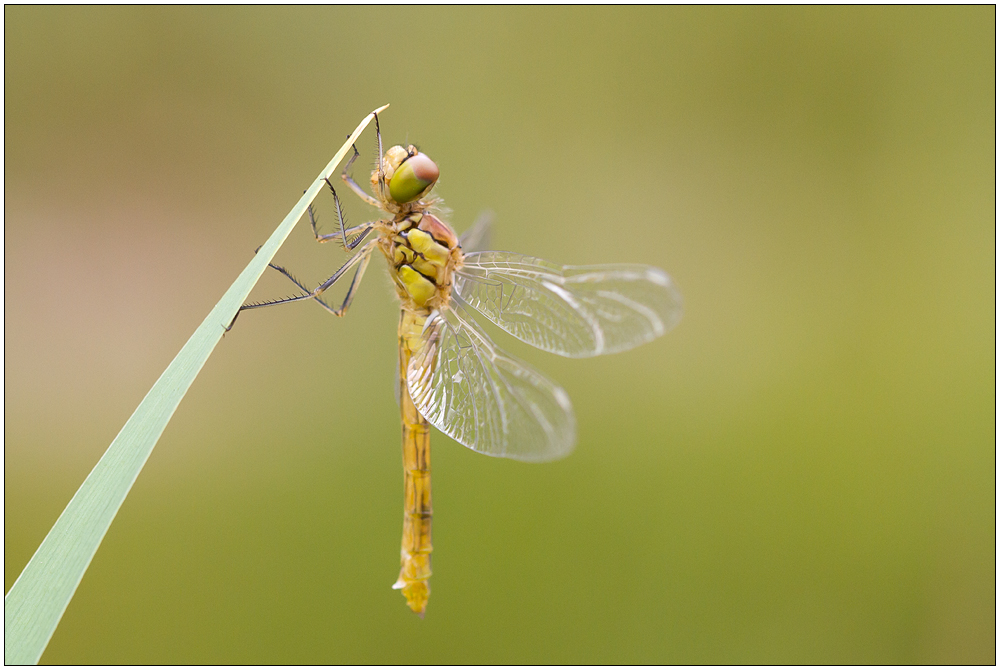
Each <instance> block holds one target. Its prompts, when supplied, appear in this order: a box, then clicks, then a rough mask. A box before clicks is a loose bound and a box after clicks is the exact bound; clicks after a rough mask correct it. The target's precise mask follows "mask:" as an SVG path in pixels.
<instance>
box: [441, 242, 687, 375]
mask: <svg viewBox="0 0 1000 670" xmlns="http://www.w3.org/2000/svg"><path fill="white" fill-rule="evenodd" d="M455 291H456V293H457V294H458V295H459V296H460V297H461V299H462V300H463V301H464V302H466V303H468V304H469V305H471V306H472V307H474V308H475V309H476V310H477V311H479V312H480V313H481V314H482V315H483V316H485V317H486V318H487V319H489V320H490V321H492V322H493V323H495V324H496V325H498V326H500V327H501V328H503V329H504V330H506V331H507V332H508V333H510V334H511V335H513V336H514V337H516V338H518V339H519V340H523V341H524V342H527V343H528V344H530V345H532V346H535V347H538V348H539V349H543V350H544V351H549V352H552V353H554V354H559V355H561V356H570V357H573V358H582V357H586V356H599V355H601V354H610V353H615V352H618V351H625V350H627V349H631V348H633V347H637V346H639V345H640V344H643V343H645V342H649V341H650V340H652V339H655V338H657V337H659V336H660V335H663V334H664V333H665V332H667V331H668V330H670V329H671V328H673V327H674V325H676V324H677V322H678V321H679V320H680V318H681V313H682V309H681V296H680V293H679V292H678V291H677V288H676V287H675V286H674V284H673V282H672V281H671V280H670V277H669V276H667V274H666V273H665V272H663V271H662V270H660V269H658V268H654V267H650V266H648V265H579V266H573V265H567V266H561V265H556V264H555V263H549V262H548V261H544V260H542V259H540V258H532V257H530V256H522V255H521V254H514V253H509V252H505V251H486V252H482V253H471V254H466V256H465V259H464V264H463V267H462V268H461V269H460V270H459V271H458V272H457V273H456V281H455Z"/></svg>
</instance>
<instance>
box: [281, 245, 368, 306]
mask: <svg viewBox="0 0 1000 670" xmlns="http://www.w3.org/2000/svg"><path fill="white" fill-rule="evenodd" d="M371 258H372V254H371V251H368V252H367V253H366V254H365V257H364V258H362V259H361V265H359V266H358V269H357V270H355V271H354V278H353V279H351V285H350V286H349V287H348V288H347V295H345V296H344V302H343V303H341V305H340V309H334V308H333V307H330V305H328V304H327V303H326V302H324V301H323V299H322V298H320V297H319V296H316V297H315V298H313V299H314V300H315V301H316V302H318V303H319V304H320V305H322V306H323V309H325V310H326V311H328V312H330V314H333V315H334V316H344V315H345V314H347V308H348V307H350V306H351V302H352V301H353V300H354V294H355V293H356V292H357V290H358V285H359V284H361V279H362V277H364V276H365V269H367V268H368V262H369V261H371ZM268 266H269V267H272V268H274V269H275V270H277V271H278V272H280V273H281V274H283V275H285V276H286V277H288V278H289V279H291V280H292V283H293V284H295V285H296V286H298V287H299V288H300V289H302V290H303V291H306V292H309V289H308V288H306V287H305V286H303V284H302V282H300V281H299V280H298V279H296V278H295V277H294V276H293V275H292V273H291V272H289V271H288V270H286V269H285V268H283V267H281V266H280V265H275V264H274V263H268Z"/></svg>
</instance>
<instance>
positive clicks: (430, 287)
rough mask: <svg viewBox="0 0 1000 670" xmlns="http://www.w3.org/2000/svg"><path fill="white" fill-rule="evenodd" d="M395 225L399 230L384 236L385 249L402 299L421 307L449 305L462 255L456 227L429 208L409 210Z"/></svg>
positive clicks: (425, 308) (432, 307) (430, 307)
mask: <svg viewBox="0 0 1000 670" xmlns="http://www.w3.org/2000/svg"><path fill="white" fill-rule="evenodd" d="M394 225H395V230H396V234H395V235H394V236H392V237H391V238H389V237H388V236H386V237H385V238H383V239H384V243H383V244H384V246H383V250H384V251H385V255H386V257H387V258H388V259H389V264H390V268H391V270H392V275H393V280H394V281H395V283H396V288H397V290H398V292H399V297H400V299H401V300H403V301H404V303H408V304H409V305H411V307H414V308H417V309H419V310H429V309H440V308H442V307H446V306H447V304H448V301H449V299H450V297H451V287H452V273H453V272H454V270H455V269H456V268H458V267H459V266H460V265H461V258H462V250H461V248H460V247H459V246H458V238H457V237H456V236H455V233H454V231H452V229H451V227H450V226H448V224H446V223H445V222H444V221H442V220H441V219H439V218H437V217H436V216H434V215H433V214H429V213H426V212H416V213H413V214H410V215H409V216H406V217H403V218H401V219H399V220H397V221H396V222H395V224H394Z"/></svg>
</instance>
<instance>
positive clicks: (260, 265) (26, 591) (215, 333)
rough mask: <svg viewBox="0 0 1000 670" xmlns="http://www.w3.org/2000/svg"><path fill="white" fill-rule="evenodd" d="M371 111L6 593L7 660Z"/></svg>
mask: <svg viewBox="0 0 1000 670" xmlns="http://www.w3.org/2000/svg"><path fill="white" fill-rule="evenodd" d="M386 107H388V105H386V106H385V107H380V108H379V109H377V110H375V111H374V112H372V114H369V115H368V116H367V117H365V120H364V121H362V122H361V124H360V125H358V127H357V129H356V130H355V131H354V132H353V133H352V134H351V136H350V137H348V139H347V141H346V142H345V143H344V146H342V147H341V148H340V150H339V151H338V152H337V153H336V155H335V156H334V157H333V160H331V161H330V163H329V165H327V166H326V168H325V169H324V170H323V172H322V173H320V175H319V176H318V177H317V178H316V181H314V182H313V184H312V186H310V187H309V189H308V190H307V191H306V192H305V193H304V194H303V195H302V198H300V199H299V201H298V203H297V204H296V205H295V207H293V208H292V210H291V211H290V212H289V213H288V215H287V216H286V217H285V219H284V220H283V221H282V222H281V224H280V225H279V226H278V227H277V229H275V231H274V233H272V234H271V237H270V238H269V239H268V240H267V242H266V243H264V246H262V247H261V248H260V250H259V251H258V252H257V255H256V256H254V258H253V260H252V261H250V264H249V265H247V267H246V268H245V269H244V270H243V272H241V273H240V276H239V277H237V279H236V281H235V282H234V283H233V285H232V286H230V287H229V290H228V291H226V293H225V295H223V296H222V299H221V300H220V301H219V302H218V303H216V305H215V307H214V308H213V309H212V311H211V312H209V314H208V316H207V317H205V320H204V321H202V323H201V325H200V326H198V329H197V330H196V331H195V332H194V334H193V335H192V336H191V338H190V339H189V340H188V341H187V343H186V344H185V345H184V347H183V348H182V349H181V350H180V352H179V353H178V354H177V356H176V357H175V358H174V360H173V361H172V362H171V363H170V365H169V366H167V369H166V370H164V372H163V374H162V375H160V378H159V379H158V380H156V383H155V384H153V388H151V389H150V390H149V393H147V394H146V397H145V398H143V400H142V402H141V403H139V406H138V407H137V408H136V410H135V412H134V413H133V414H132V416H131V417H130V418H129V420H128V421H127V422H126V423H125V426H124V427H123V428H122V429H121V432H120V433H118V436H117V437H116V438H115V439H114V441H113V442H112V443H111V446H110V447H108V450H107V451H106V452H104V455H103V456H102V457H101V460H100V461H98V463H97V465H96V466H94V469H93V470H91V472H90V474H89V475H88V476H87V479H86V480H85V481H84V482H83V484H82V485H81V486H80V488H79V490H78V491H77V492H76V495H74V496H73V499H72V500H70V502H69V504H68V505H67V506H66V509H65V510H63V513H62V514H61V515H60V516H59V519H58V520H56V523H55V525H54V526H52V530H50V531H49V534H48V535H46V536H45V539H44V540H43V541H42V544H41V545H40V546H39V547H38V550H37V551H36V552H35V555H34V556H32V557H31V560H30V561H28V564H27V565H26V566H25V568H24V570H23V571H22V572H21V575H20V576H19V577H18V578H17V581H16V582H14V585H13V586H12V587H11V589H10V591H9V592H8V593H7V595H6V596H5V597H4V663H5V664H6V665H24V664H33V663H37V662H38V660H39V659H40V658H41V656H42V652H43V651H45V647H46V645H48V643H49V639H50V638H51V637H52V633H53V632H55V629H56V626H58V625H59V620H60V619H61V618H62V615H63V612H65V611H66V607H67V606H68V605H69V601H70V600H71V599H72V598H73V593H74V592H76V587H77V586H78V585H79V583H80V580H81V579H83V575H84V573H85V572H86V571H87V567H88V566H89V565H90V561H91V559H93V557H94V554H95V553H96V552H97V548H98V547H99V546H100V544H101V540H103V539H104V535H105V533H107V531H108V528H109V527H110V526H111V522H112V521H113V520H114V518H115V515H116V514H117V513H118V509H119V508H120V507H121V505H122V503H123V502H124V501H125V497H126V496H127V495H128V492H129V490H130V489H131V488H132V484H133V483H135V480H136V477H138V476H139V471H140V470H142V466H143V465H145V463H146V459H148V458H149V455H150V453H152V451H153V447H154V446H155V445H156V441H157V440H159V439H160V435H161V434H163V430H164V428H166V426H167V423H168V422H169V421H170V417H171V416H173V414H174V410H176V409H177V405H178V404H180V401H181V398H183V397H184V394H185V393H187V390H188V388H189V387H190V386H191V383H192V382H193V381H194V378H195V377H196V376H197V375H198V372H200V371H201V368H202V366H203V365H204V364H205V361H206V360H208V356H209V355H210V354H211V353H212V350H213V349H215V345H216V344H218V342H219V339H220V338H221V337H222V335H223V332H224V330H225V326H226V325H228V324H229V322H230V321H232V319H233V317H234V316H235V315H236V311H237V310H238V309H239V307H240V305H241V304H243V302H244V301H245V300H246V297H247V295H249V294H250V290H251V289H252V288H253V286H254V284H256V283H257V280H258V279H259V278H260V276H261V274H263V272H264V269H265V268H266V267H267V264H268V263H269V262H270V261H271V259H272V258H273V257H274V254H275V253H276V252H277V251H278V248H279V247H280V246H281V245H282V243H283V242H284V241H285V239H286V238H287V237H288V234H289V233H291V231H292V228H293V227H294V226H295V224H296V223H297V222H298V220H299V219H300V218H302V215H303V214H304V213H305V211H306V207H308V206H309V204H310V203H311V202H312V201H313V199H315V197H316V195H317V194H318V193H319V191H320V189H321V188H323V186H324V181H323V180H324V178H326V177H329V176H330V175H331V174H332V173H333V171H334V170H335V169H337V166H338V165H339V164H340V162H341V161H342V160H343V159H344V156H345V155H346V154H347V151H348V150H349V149H350V147H351V145H352V144H354V142H355V141H356V140H357V138H358V136H359V135H360V134H361V131H363V130H364V129H365V127H366V126H367V125H368V124H369V123H370V122H371V120H372V118H373V115H374V114H377V113H378V112H381V111H382V110H384V109H385V108H386Z"/></svg>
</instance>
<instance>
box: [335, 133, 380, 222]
mask: <svg viewBox="0 0 1000 670" xmlns="http://www.w3.org/2000/svg"><path fill="white" fill-rule="evenodd" d="M351 148H352V149H354V155H353V156H351V160H349V161H347V165H345V166H344V171H343V172H341V173H340V178H341V179H342V180H344V183H345V184H347V185H348V187H350V189H351V190H352V191H354V193H355V195H357V196H358V197H359V198H361V199H362V200H364V201H365V202H367V203H368V204H369V205H371V206H372V207H381V205H379V202H378V200H376V199H375V198H373V197H372V196H370V195H368V194H367V193H365V190H364V189H363V188H361V186H359V185H358V182H356V181H354V177H352V176H351V165H352V164H353V163H354V161H355V160H357V158H358V156H359V155H360V154H359V153H358V148H357V147H356V146H354V145H353V144H352V145H351ZM381 164H382V159H381V158H379V165H381Z"/></svg>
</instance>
